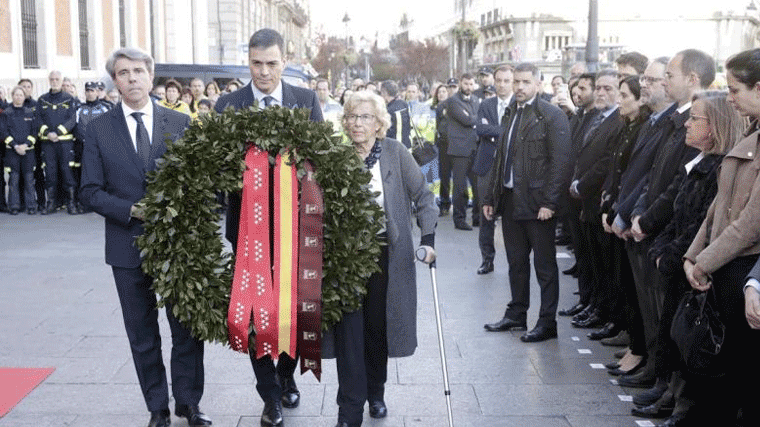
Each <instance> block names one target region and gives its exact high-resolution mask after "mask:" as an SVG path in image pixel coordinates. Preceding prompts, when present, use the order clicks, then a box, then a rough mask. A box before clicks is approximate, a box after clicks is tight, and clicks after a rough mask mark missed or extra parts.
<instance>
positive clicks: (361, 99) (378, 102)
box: [343, 90, 391, 139]
mask: <svg viewBox="0 0 760 427" xmlns="http://www.w3.org/2000/svg"><path fill="white" fill-rule="evenodd" d="M362 103H367V104H369V105H370V106H371V107H372V114H374V115H375V117H376V118H377V121H378V122H379V123H380V129H378V131H377V134H376V137H377V139H383V138H385V133H386V132H387V131H388V128H389V127H391V115H390V114H388V108H387V107H386V105H385V100H383V98H381V97H380V95H377V94H375V93H373V92H371V91H368V90H360V91H357V92H354V93H352V94H351V95H350V96H349V97H348V99H347V100H346V103H345V105H343V117H345V116H346V115H348V114H353V113H354V110H356V107H357V106H359V104H362Z"/></svg>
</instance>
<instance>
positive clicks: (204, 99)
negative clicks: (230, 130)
mask: <svg viewBox="0 0 760 427" xmlns="http://www.w3.org/2000/svg"><path fill="white" fill-rule="evenodd" d="M201 105H205V106H206V107H208V108H209V109H211V108H213V105H211V101H209V100H208V99H207V98H203V99H201V100H200V101H198V106H199V107H200V106H201Z"/></svg>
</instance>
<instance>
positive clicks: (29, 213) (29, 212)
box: [26, 208, 37, 215]
mask: <svg viewBox="0 0 760 427" xmlns="http://www.w3.org/2000/svg"><path fill="white" fill-rule="evenodd" d="M26 214H27V215H36V214H37V208H29V209H27V210H26Z"/></svg>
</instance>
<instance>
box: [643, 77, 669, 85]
mask: <svg viewBox="0 0 760 427" xmlns="http://www.w3.org/2000/svg"><path fill="white" fill-rule="evenodd" d="M663 80H665V79H663V78H662V77H649V76H641V77H639V83H646V84H648V85H651V84H653V83H657V82H661V81H663Z"/></svg>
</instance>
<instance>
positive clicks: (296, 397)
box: [280, 377, 301, 408]
mask: <svg viewBox="0 0 760 427" xmlns="http://www.w3.org/2000/svg"><path fill="white" fill-rule="evenodd" d="M280 381H281V382H282V406H284V407H285V408H297V407H298V404H299V403H300V402H301V392H300V391H298V387H296V381H295V379H293V377H290V378H283V379H281V380H280Z"/></svg>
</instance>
